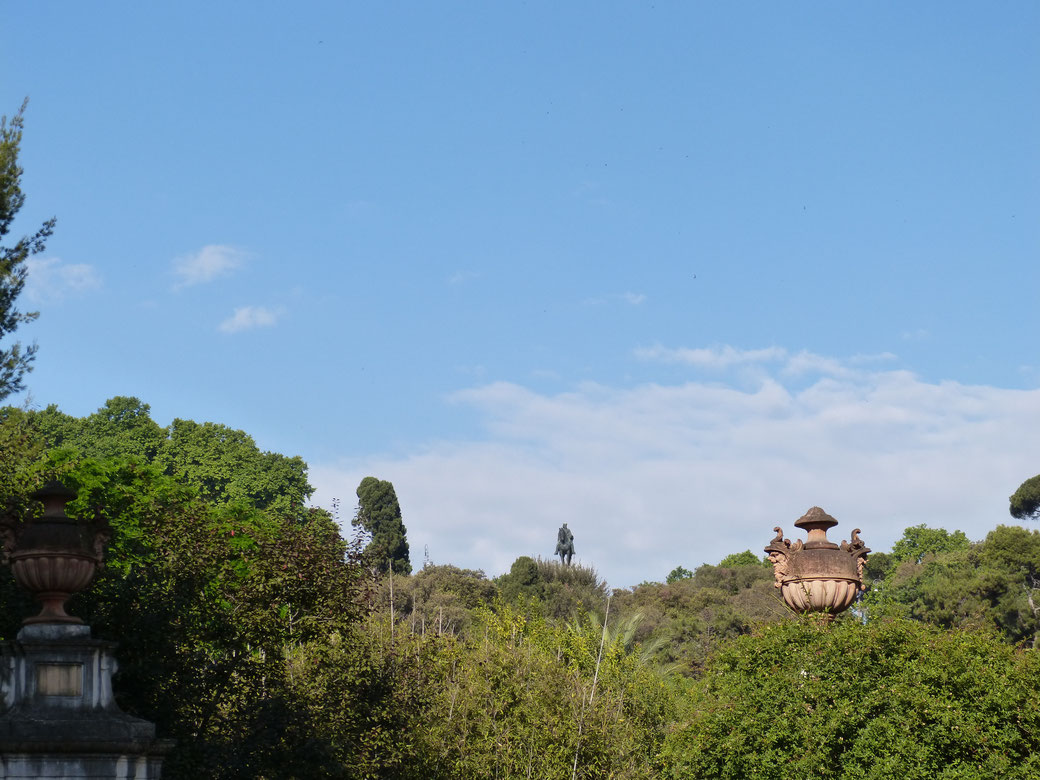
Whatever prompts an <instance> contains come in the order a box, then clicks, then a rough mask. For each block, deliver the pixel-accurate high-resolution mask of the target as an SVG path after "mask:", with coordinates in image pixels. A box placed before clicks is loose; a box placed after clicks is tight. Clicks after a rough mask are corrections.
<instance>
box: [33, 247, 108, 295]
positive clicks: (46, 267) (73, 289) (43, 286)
mask: <svg viewBox="0 0 1040 780" xmlns="http://www.w3.org/2000/svg"><path fill="white" fill-rule="evenodd" d="M25 267H26V269H27V270H28V271H29V275H28V278H27V279H26V282H25V295H26V297H27V298H28V299H29V300H30V301H32V302H33V303H42V302H44V301H48V300H49V301H61V300H64V299H65V298H66V297H69V296H75V295H82V294H83V293H86V292H89V291H91V290H96V289H98V288H99V287H101V277H100V276H99V275H98V272H97V270H96V269H95V268H94V266H92V265H88V264H87V263H63V262H62V261H61V260H60V259H58V258H57V257H49V258H47V259H45V260H37V259H35V258H29V259H28V260H26V261H25Z"/></svg>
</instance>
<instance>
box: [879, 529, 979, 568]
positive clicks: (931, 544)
mask: <svg viewBox="0 0 1040 780" xmlns="http://www.w3.org/2000/svg"><path fill="white" fill-rule="evenodd" d="M970 546H971V540H970V539H968V537H967V536H965V535H964V531H954V532H953V533H950V532H949V531H947V530H946V529H945V528H926V527H925V526H924V524H923V523H922V524H921V525H914V526H910V527H909V528H907V529H906V530H905V531H903V536H902V538H901V539H899V541H897V542H896V543H895V544H894V545H892V553H891V555H890V556H889V557H890V563H892V564H899V563H902V562H903V561H913V562H914V563H920V562H921V561H922V560H924V557H925V556H926V555H938V554H940V553H947V552H952V551H954V550H967V549H968V548H969V547H970Z"/></svg>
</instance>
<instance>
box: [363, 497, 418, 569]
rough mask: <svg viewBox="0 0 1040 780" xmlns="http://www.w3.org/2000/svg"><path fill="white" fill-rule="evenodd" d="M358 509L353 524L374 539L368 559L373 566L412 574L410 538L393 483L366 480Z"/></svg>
mask: <svg viewBox="0 0 1040 780" xmlns="http://www.w3.org/2000/svg"><path fill="white" fill-rule="evenodd" d="M357 497H358V508H357V512H356V513H355V514H354V519H353V520H352V521H351V523H352V524H353V525H354V527H355V528H361V529H362V530H364V531H365V532H366V533H368V534H369V535H370V536H371V540H370V541H369V543H368V545H367V546H366V547H365V557H366V558H368V560H369V562H370V563H371V565H372V567H373V568H375V569H376V570H378V571H381V572H386V571H388V570H389V569H390V567H391V566H392V567H393V570H394V572H395V573H398V574H410V573H411V571H412V564H411V561H409V559H408V539H407V536H406V533H407V532H406V530H405V527H404V522H403V521H402V519H401V505H400V504H399V503H398V501H397V493H396V492H395V491H394V486H393V484H392V483H391V482H388V481H387V480H383V479H376V478H375V477H365V478H364V479H363V480H361V484H360V485H358V489H357Z"/></svg>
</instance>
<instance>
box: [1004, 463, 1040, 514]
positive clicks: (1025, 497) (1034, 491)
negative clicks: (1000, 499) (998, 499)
mask: <svg viewBox="0 0 1040 780" xmlns="http://www.w3.org/2000/svg"><path fill="white" fill-rule="evenodd" d="M1009 509H1010V512H1011V516H1012V517H1014V518H1015V519H1017V520H1025V519H1029V520H1036V519H1037V518H1040V474H1037V475H1036V476H1035V477H1030V478H1029V479H1027V480H1026V481H1025V482H1023V483H1022V484H1021V485H1019V486H1018V490H1016V491H1015V492H1014V493H1013V494H1012V496H1011V506H1010V508H1009Z"/></svg>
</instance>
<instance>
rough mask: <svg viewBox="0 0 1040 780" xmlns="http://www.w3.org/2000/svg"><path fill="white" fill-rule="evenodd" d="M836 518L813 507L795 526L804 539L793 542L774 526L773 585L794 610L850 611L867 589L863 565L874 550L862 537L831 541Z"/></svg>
mask: <svg viewBox="0 0 1040 780" xmlns="http://www.w3.org/2000/svg"><path fill="white" fill-rule="evenodd" d="M837 524H838V521H837V520H835V519H834V518H833V517H831V516H830V515H829V514H827V513H826V512H824V511H823V510H822V509H820V507H818V506H814V507H813V508H812V509H810V510H809V511H808V512H806V513H805V515H803V516H802V517H801V518H799V519H798V520H797V521H795V526H796V527H798V528H801V529H803V530H805V531H806V532H807V538H806V541H804V542H803V541H802V540H801V539H798V540H795V541H794V542H793V543H792V542H791V540H790V539H785V538H784V533H783V531H782V530H781V529H780V528H779V527H776V528H774V529H773V530H774V531H775V532H776V538H774V539H773V541H771V542H770V543H769V545H768V546H767V547H766V548H765V551H766V552H767V553H769V560H770V562H771V563H772V564H773V576H774V578H775V579H776V582H775V586H776V587H777V588H778V589H779V590H780V595H781V596H782V597H783V600H784V603H786V604H787V606H789V607H790V608H791V609H793V610H794V611H795V612H821V613H824V614H827V615H831V616H833V615H836V614H838V613H839V612H844V611H845V610H846V609H848V608H849V607H850V606H851V605H852V602H853V601H854V600H855V598H856V594H857V593H858V592H859V591H860V590H862V589H863V565H864V564H865V563H866V560H867V553H869V552H870V549H869V548H868V547H867V546H866V545H865V544H864V543H863V540H862V539H860V538H859V529H858V528H856V529H855V530H853V532H852V539H851V541H848V542H845V541H843V542H842V543H841V544H840V545H838V544H834V542H831V541H829V540H828V539H827V529H828V528H831V527H833V526H835V525H837Z"/></svg>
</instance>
